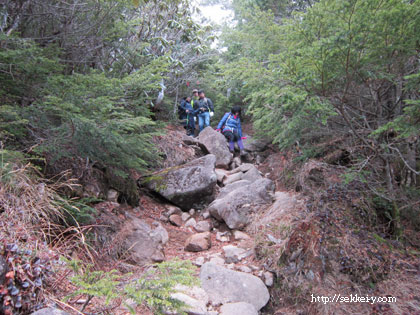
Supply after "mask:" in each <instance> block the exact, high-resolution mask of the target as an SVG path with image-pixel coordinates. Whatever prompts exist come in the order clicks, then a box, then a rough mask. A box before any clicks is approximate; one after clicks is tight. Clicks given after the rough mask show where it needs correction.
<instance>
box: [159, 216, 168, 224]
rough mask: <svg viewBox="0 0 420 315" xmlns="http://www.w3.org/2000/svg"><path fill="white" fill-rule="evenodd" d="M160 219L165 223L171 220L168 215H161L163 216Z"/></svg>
mask: <svg viewBox="0 0 420 315" xmlns="http://www.w3.org/2000/svg"><path fill="white" fill-rule="evenodd" d="M159 221H161V222H163V223H168V222H169V219H168V217H167V216H164V215H161V216H160V217H159Z"/></svg>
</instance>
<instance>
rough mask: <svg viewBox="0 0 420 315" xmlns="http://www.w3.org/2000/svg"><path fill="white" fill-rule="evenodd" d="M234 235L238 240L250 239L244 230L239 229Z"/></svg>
mask: <svg viewBox="0 0 420 315" xmlns="http://www.w3.org/2000/svg"><path fill="white" fill-rule="evenodd" d="M233 237H234V238H235V240H237V241H242V240H249V239H250V237H249V235H248V234H246V233H244V232H241V231H237V230H236V231H234V232H233Z"/></svg>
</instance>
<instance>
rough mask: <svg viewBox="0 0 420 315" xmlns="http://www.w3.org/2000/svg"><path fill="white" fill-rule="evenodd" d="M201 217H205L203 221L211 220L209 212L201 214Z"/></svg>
mask: <svg viewBox="0 0 420 315" xmlns="http://www.w3.org/2000/svg"><path fill="white" fill-rule="evenodd" d="M201 216H202V217H203V219H208V218H210V212H208V211H204V212H203V213H202V214H201Z"/></svg>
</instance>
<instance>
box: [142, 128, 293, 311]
mask: <svg viewBox="0 0 420 315" xmlns="http://www.w3.org/2000/svg"><path fill="white" fill-rule="evenodd" d="M183 142H184V144H186V145H188V146H194V147H195V148H201V149H202V151H203V154H206V155H205V156H203V157H199V158H197V159H195V160H193V161H190V162H188V163H185V164H182V165H177V166H172V167H169V168H166V169H164V170H161V171H159V172H156V173H155V174H153V175H152V176H151V177H149V178H147V179H145V180H143V181H142V185H143V186H145V187H147V188H148V189H151V190H152V191H154V193H157V194H159V195H161V196H162V197H163V198H165V199H167V200H168V201H171V202H172V203H174V204H175V205H170V204H166V205H155V206H154V207H155V208H160V210H159V211H158V213H156V216H155V218H156V219H157V217H158V220H159V221H160V222H161V224H162V225H163V227H164V228H165V229H166V230H167V231H168V235H169V242H168V243H167V244H166V246H165V249H164V252H165V257H166V259H171V258H172V257H178V258H181V259H184V260H190V261H192V262H193V263H194V264H195V265H197V266H198V267H200V273H199V276H200V279H201V283H202V288H203V289H204V291H205V293H206V294H200V299H198V298H197V296H194V294H190V295H188V294H189V293H188V292H183V293H182V294H181V296H178V297H179V298H180V299H181V300H183V301H184V302H186V303H187V304H189V305H190V306H191V309H190V310H189V313H191V314H219V312H221V313H220V314H226V315H227V314H236V313H232V310H233V309H236V308H237V307H238V308H240V307H245V308H247V310H248V311H249V314H258V311H259V310H261V309H262V308H263V307H264V306H265V305H266V304H267V302H268V301H269V291H268V290H267V287H271V286H272V285H273V283H274V275H273V273H271V272H269V271H268V270H267V269H266V268H264V266H262V265H261V261H259V260H258V259H256V252H255V243H256V239H255V238H254V236H253V235H250V234H248V233H244V231H245V232H246V231H247V229H248V227H250V226H253V228H254V229H259V230H261V229H262V228H264V229H265V228H266V227H263V226H262V225H261V226H259V227H257V225H256V223H255V222H256V221H255V219H256V218H257V217H258V216H261V214H262V213H263V212H266V211H268V212H269V213H271V214H273V213H275V212H276V211H279V210H275V209H273V208H272V207H273V206H275V207H278V206H279V205H281V206H283V207H286V205H287V206H288V208H287V210H288V211H291V208H292V207H293V208H296V207H295V206H296V202H297V201H296V198H295V196H293V195H292V194H287V193H283V194H282V193H281V192H277V193H275V185H274V183H273V181H271V180H269V179H267V178H264V175H263V174H262V173H261V172H259V171H258V168H257V167H256V166H255V164H254V163H249V162H256V161H257V160H261V157H259V152H262V151H264V149H266V147H267V142H264V141H247V142H246V143H245V148H246V150H247V156H245V157H243V158H242V159H241V158H240V157H239V156H237V157H235V156H233V155H232V154H231V153H230V152H229V151H228V146H227V142H226V140H225V138H224V137H223V136H222V135H221V134H220V133H217V132H215V131H214V130H212V129H211V128H207V129H205V130H204V131H203V132H202V133H201V134H200V136H199V137H198V139H194V138H190V137H183ZM258 157H259V158H258ZM245 162H248V163H245ZM209 165H212V166H210V167H209ZM212 172H213V174H212ZM204 191H205V192H206V193H205V195H206V196H204V195H203V192H204ZM200 200H203V201H204V202H202V203H200V202H199V201H200ZM273 201H274V203H273ZM144 203H151V199H149V198H147V197H144V198H143V199H142V200H141V204H144ZM176 205H177V206H179V207H177V206H176ZM149 206H150V205H149ZM277 217H278V216H277ZM149 224H155V225H157V223H153V222H149ZM261 224H265V223H264V222H262V221H261ZM241 230H242V231H241ZM254 234H255V235H258V237H260V236H262V235H260V234H257V233H254ZM273 234H274V233H273ZM270 236H271V237H272V238H275V236H272V235H270ZM276 236H277V235H276ZM263 237H266V236H265V235H264V236H263ZM267 240H269V239H267ZM190 291H191V292H195V291H196V290H190ZM241 303H242V304H241ZM204 306H205V307H204Z"/></svg>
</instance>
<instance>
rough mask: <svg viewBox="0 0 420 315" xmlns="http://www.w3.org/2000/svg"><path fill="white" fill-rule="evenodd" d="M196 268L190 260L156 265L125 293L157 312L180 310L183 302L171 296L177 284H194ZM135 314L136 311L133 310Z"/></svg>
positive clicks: (126, 289) (127, 288)
mask: <svg viewBox="0 0 420 315" xmlns="http://www.w3.org/2000/svg"><path fill="white" fill-rule="evenodd" d="M193 275H194V268H193V265H192V263H191V262H190V261H182V260H173V261H169V262H163V263H161V264H158V265H156V268H155V269H151V270H150V271H149V272H148V273H147V274H146V275H144V276H143V277H142V278H141V279H139V280H137V281H136V283H135V284H134V285H130V286H127V287H126V288H125V293H126V294H127V296H128V297H130V298H132V299H133V300H134V301H135V302H136V303H137V304H139V305H140V304H142V303H146V304H147V305H148V306H149V307H150V308H151V309H152V310H153V312H154V313H155V314H164V311H168V310H169V311H180V310H181V308H182V307H183V306H184V304H183V303H182V302H180V301H179V300H176V299H174V298H172V297H171V294H172V293H174V292H175V291H174V287H175V286H176V285H185V286H192V285H195V284H196V282H197V280H196V278H194V276H193ZM132 313H133V314H135V312H132Z"/></svg>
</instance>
